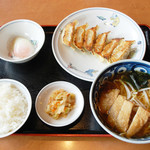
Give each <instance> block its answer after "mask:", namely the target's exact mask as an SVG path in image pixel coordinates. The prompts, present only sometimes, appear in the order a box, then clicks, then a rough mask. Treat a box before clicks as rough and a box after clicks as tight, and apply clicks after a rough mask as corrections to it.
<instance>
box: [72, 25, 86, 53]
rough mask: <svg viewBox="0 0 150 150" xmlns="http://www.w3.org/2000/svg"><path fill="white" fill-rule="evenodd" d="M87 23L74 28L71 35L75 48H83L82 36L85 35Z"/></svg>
mask: <svg viewBox="0 0 150 150" xmlns="http://www.w3.org/2000/svg"><path fill="white" fill-rule="evenodd" d="M87 26H88V24H85V25H82V26H79V27H77V28H76V30H75V32H74V37H73V46H74V47H76V48H77V49H80V50H83V44H84V36H85V29H86V28H87Z"/></svg>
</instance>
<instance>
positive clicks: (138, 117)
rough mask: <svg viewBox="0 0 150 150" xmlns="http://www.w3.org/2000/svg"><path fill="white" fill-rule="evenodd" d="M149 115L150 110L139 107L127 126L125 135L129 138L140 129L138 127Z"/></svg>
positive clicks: (143, 123)
mask: <svg viewBox="0 0 150 150" xmlns="http://www.w3.org/2000/svg"><path fill="white" fill-rule="evenodd" d="M149 117H150V112H148V111H147V110H145V109H144V108H142V107H139V108H138V110H137V112H136V114H135V116H134V118H133V120H132V122H131V124H130V126H129V129H128V130H127V133H126V137H128V138H130V137H132V136H134V135H135V134H136V133H137V132H138V131H140V129H141V128H142V127H143V126H144V125H145V124H146V122H147V120H148V118H149Z"/></svg>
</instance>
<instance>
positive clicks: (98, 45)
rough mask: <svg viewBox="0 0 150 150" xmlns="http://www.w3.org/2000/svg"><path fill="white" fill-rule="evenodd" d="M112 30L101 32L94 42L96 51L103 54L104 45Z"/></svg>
mask: <svg viewBox="0 0 150 150" xmlns="http://www.w3.org/2000/svg"><path fill="white" fill-rule="evenodd" d="M109 33H110V32H105V33H102V34H99V35H98V37H97V39H96V42H95V44H94V53H97V54H99V55H101V52H102V51H103V48H104V46H105V45H106V40H107V36H108V34H109Z"/></svg>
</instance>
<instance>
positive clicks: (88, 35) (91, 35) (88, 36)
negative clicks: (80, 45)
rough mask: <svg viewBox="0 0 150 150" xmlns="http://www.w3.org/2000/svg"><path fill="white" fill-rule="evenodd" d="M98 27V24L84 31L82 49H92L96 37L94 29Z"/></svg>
mask: <svg viewBox="0 0 150 150" xmlns="http://www.w3.org/2000/svg"><path fill="white" fill-rule="evenodd" d="M97 29H98V25H97V26H95V27H92V28H90V29H88V30H86V32H85V37H84V49H85V50H87V51H92V49H93V46H94V43H95V39H96V31H97Z"/></svg>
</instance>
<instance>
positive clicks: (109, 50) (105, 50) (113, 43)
mask: <svg viewBox="0 0 150 150" xmlns="http://www.w3.org/2000/svg"><path fill="white" fill-rule="evenodd" d="M119 41H120V39H113V40H111V41H110V42H109V43H108V44H107V45H105V46H104V48H103V51H102V53H101V55H102V56H103V57H104V58H106V59H109V58H110V56H111V54H112V52H113V50H114V49H115V48H116V47H117V46H118V44H119Z"/></svg>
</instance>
